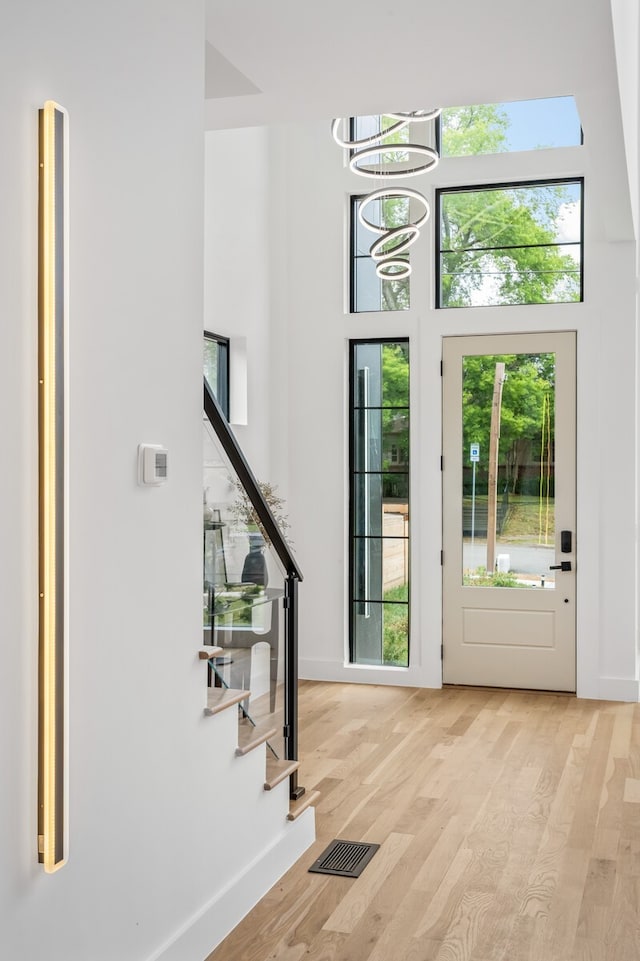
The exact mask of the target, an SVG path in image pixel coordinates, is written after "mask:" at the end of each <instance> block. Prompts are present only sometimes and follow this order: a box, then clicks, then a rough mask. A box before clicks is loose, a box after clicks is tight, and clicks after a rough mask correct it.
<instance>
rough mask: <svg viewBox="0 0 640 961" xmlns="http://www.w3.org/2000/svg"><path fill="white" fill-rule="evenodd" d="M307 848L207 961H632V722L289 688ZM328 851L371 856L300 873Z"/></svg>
mask: <svg viewBox="0 0 640 961" xmlns="http://www.w3.org/2000/svg"><path fill="white" fill-rule="evenodd" d="M300 716H301V728H300V756H301V758H302V767H301V774H300V783H301V784H304V785H305V787H306V788H307V789H311V788H315V787H318V788H320V790H321V792H322V796H321V799H320V801H319V803H318V806H317V808H316V825H317V838H318V839H317V841H316V843H315V844H314V846H313V847H312V848H310V849H309V851H308V852H307V853H306V854H305V855H304V856H303V857H302V858H301V859H300V861H299V862H298V863H297V864H296V865H294V867H293V868H291V870H290V871H289V872H288V873H287V874H286V875H285V876H284V877H283V878H282V879H281V880H280V881H279V882H278V884H276V885H275V886H274V887H273V888H272V889H271V891H270V892H269V893H268V894H267V895H266V896H265V897H264V898H263V899H262V901H261V902H260V903H259V904H258V905H257V906H256V907H255V908H254V910H253V911H252V912H251V913H250V914H249V915H248V916H247V917H246V918H245V919H244V921H242V923H241V924H240V925H239V926H238V927H237V928H236V929H235V930H234V931H233V932H232V933H231V934H230V935H229V937H228V938H227V939H226V940H225V941H224V942H223V943H222V944H221V945H219V947H218V948H217V949H216V950H215V951H214V952H213V954H211V955H210V958H209V959H208V961H302V959H305V961H638V959H640V705H637V704H618V703H611V702H605V701H585V700H577V699H576V698H573V697H568V696H564V695H558V696H556V695H547V694H532V693H524V692H512V691H488V690H473V689H461V688H445V689H444V690H442V691H433V690H424V689H420V690H417V689H414V688H389V687H370V686H365V685H346V684H324V683H316V682H308V681H307V682H302V683H301V685H300ZM334 838H344V839H346V840H351V841H362V840H365V841H375V842H378V843H380V844H381V848H380V850H379V851H378V853H377V854H376V855H375V857H374V858H373V860H372V861H371V862H370V864H369V865H368V866H367V868H366V869H365V871H364V872H363V874H362V876H361V877H360V878H359V879H357V880H350V879H346V878H338V877H328V876H324V875H318V874H309V873H308V868H309V866H310V865H311V864H312V863H313V861H314V860H315V859H316V858H317V857H318V856H319V854H320V853H321V852H322V850H323V849H324V848H325V847H326V846H327V844H328V843H329V842H330V841H331V840H333V839H334Z"/></svg>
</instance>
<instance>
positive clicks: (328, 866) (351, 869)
mask: <svg viewBox="0 0 640 961" xmlns="http://www.w3.org/2000/svg"><path fill="white" fill-rule="evenodd" d="M379 847H380V845H379V844H363V843H362V842H360V841H332V842H331V844H330V845H329V847H328V848H326V849H325V850H324V851H323V852H322V854H321V855H320V857H319V858H318V860H317V861H314V862H313V864H312V865H311V867H310V868H309V871H312V872H313V873H314V874H338V875H339V876H340V877H341V878H358V877H360V875H361V874H362V872H363V871H364V869H365V868H366V866H367V864H368V863H369V861H370V860H371V858H372V857H373V855H374V854H375V853H376V851H377V850H378V848H379Z"/></svg>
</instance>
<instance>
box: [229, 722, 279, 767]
mask: <svg viewBox="0 0 640 961" xmlns="http://www.w3.org/2000/svg"><path fill="white" fill-rule="evenodd" d="M277 730H278V729H277V728H276V727H273V726H272V727H268V726H267V725H266V724H257V725H253V724H252V723H251V721H248V720H246V718H245V720H244V721H241V722H240V724H238V746H237V748H236V754H237V756H238V757H244V755H245V754H248V753H249V751H253V749H254V748H256V747H259V746H260V744H264V742H265V741H268V740H269V738H270V737H274V736H275V734H276V733H277Z"/></svg>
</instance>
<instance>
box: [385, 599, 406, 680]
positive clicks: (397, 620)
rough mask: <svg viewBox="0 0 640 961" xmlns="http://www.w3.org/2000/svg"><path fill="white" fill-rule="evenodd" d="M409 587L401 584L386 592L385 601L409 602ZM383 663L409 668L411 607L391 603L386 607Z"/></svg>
mask: <svg viewBox="0 0 640 961" xmlns="http://www.w3.org/2000/svg"><path fill="white" fill-rule="evenodd" d="M408 597H409V594H408V586H407V585H406V584H401V585H400V586H399V587H392V588H391V589H390V590H388V591H385V594H384V599H385V601H391V602H393V601H396V602H397V601H407V600H408ZM382 663H383V664H386V665H389V666H391V667H407V666H408V664H409V606H408V605H407V604H398V603H395V604H394V603H391V604H385V605H384V634H383V638H382Z"/></svg>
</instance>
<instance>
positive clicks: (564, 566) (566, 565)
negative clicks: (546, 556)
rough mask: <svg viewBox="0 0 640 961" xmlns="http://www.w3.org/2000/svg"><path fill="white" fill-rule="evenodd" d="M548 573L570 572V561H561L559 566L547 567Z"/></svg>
mask: <svg viewBox="0 0 640 961" xmlns="http://www.w3.org/2000/svg"><path fill="white" fill-rule="evenodd" d="M549 570H550V571H570V570H571V561H562V562H561V563H560V564H552V565H551V566H550V567H549Z"/></svg>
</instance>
